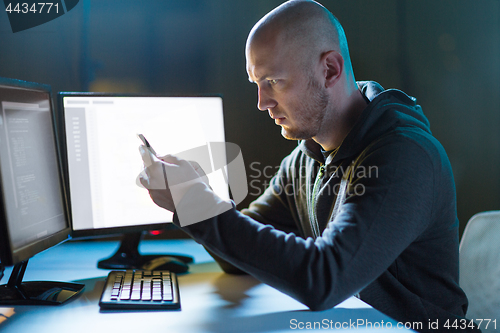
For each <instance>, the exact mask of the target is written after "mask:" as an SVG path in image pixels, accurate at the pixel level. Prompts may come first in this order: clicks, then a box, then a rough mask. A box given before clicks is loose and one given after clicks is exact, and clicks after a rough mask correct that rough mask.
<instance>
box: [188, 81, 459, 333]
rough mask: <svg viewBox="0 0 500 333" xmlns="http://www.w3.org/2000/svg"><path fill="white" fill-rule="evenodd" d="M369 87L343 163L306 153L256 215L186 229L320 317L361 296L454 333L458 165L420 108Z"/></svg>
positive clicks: (294, 156)
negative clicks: (455, 175) (320, 312)
mask: <svg viewBox="0 0 500 333" xmlns="http://www.w3.org/2000/svg"><path fill="white" fill-rule="evenodd" d="M358 85H359V86H360V89H361V90H362V92H363V93H364V94H365V96H366V98H367V100H369V101H370V103H369V104H368V106H367V107H366V109H365V110H364V111H363V113H362V114H361V116H360V118H359V119H358V121H357V123H356V124H355V126H354V127H353V128H352V130H351V131H350V133H349V134H348V135H347V137H346V138H345V139H344V141H343V143H342V145H341V146H340V149H339V150H338V152H336V153H331V154H329V153H328V152H324V151H322V150H321V147H320V146H319V145H318V144H316V143H315V142H314V141H312V140H306V141H302V142H300V143H299V145H298V147H297V148H296V149H294V150H293V151H292V152H291V154H290V155H288V156H287V157H286V158H285V159H284V160H283V161H282V163H281V165H280V169H279V171H278V172H277V174H276V175H275V176H274V178H273V179H272V181H271V184H270V186H269V188H268V189H267V190H266V191H265V192H264V194H263V195H262V196H261V197H259V198H258V199H257V200H256V201H255V202H253V203H252V204H251V205H250V207H249V208H248V209H246V210H243V211H242V212H239V211H237V210H236V209H232V210H229V211H227V212H225V213H223V214H221V215H219V216H217V217H214V218H212V219H209V220H206V221H203V222H200V223H196V224H193V225H190V226H188V227H185V228H183V229H184V230H185V231H186V232H187V233H188V234H190V235H191V236H192V237H193V238H194V239H195V240H197V241H198V242H200V243H201V244H203V245H204V246H205V247H206V248H207V249H209V250H210V251H211V252H212V253H214V254H215V255H216V256H218V257H220V258H222V259H223V260H224V261H227V262H229V263H230V264H232V265H234V266H235V267H237V268H239V269H241V270H242V271H244V272H247V273H249V274H251V275H253V276H255V277H256V278H258V279H259V280H261V281H262V282H264V283H267V284H269V285H271V286H272V287H274V288H276V289H278V290H280V291H282V292H284V293H286V294H288V295H290V296H292V297H294V298H295V299H297V300H298V301H300V302H302V303H304V304H305V305H307V306H308V307H309V308H310V309H312V310H323V309H328V308H331V307H333V306H335V305H337V304H339V303H340V302H342V301H343V300H345V299H347V298H348V297H350V296H352V295H357V296H358V297H359V298H360V299H362V300H363V301H365V302H367V303H368V304H370V305H372V306H373V307H374V308H376V309H378V310H380V311H381V312H383V313H385V314H387V315H389V316H390V317H392V318H394V319H396V320H398V321H401V322H421V323H423V330H422V332H425V331H427V326H428V323H429V321H432V322H435V321H436V320H439V325H440V329H442V330H443V331H450V330H448V329H445V328H443V325H444V324H446V321H447V320H450V321H449V322H448V324H449V325H451V324H452V323H453V321H454V320H455V319H461V318H464V316H465V313H466V310H467V298H466V296H465V294H464V292H463V291H462V290H461V288H460V287H459V284H458V219H457V214H456V197H455V185H454V180H453V174H452V170H451V166H450V163H449V160H448V157H447V155H446V153H445V151H444V149H443V147H442V146H441V144H440V143H439V142H438V141H437V140H436V139H435V138H434V137H433V136H432V134H431V132H430V129H429V122H428V120H427V118H426V117H425V116H424V114H423V113H422V110H421V108H420V106H419V105H417V104H416V100H415V99H414V98H411V97H409V96H408V95H406V94H405V93H403V92H401V91H399V90H392V89H391V90H385V91H384V90H383V88H382V87H381V86H380V85H378V84H377V83H375V82H359V83H358ZM342 179H344V182H342ZM343 187H345V193H344V192H342V188H343ZM200 190H201V186H200V187H199V188H198V189H196V188H192V189H191V191H193V192H194V191H200ZM339 191H340V193H341V195H339V196H338V197H339V199H338V200H337V194H338V193H339ZM186 204H188V201H186ZM451 330H452V329H451ZM429 331H433V332H436V330H429Z"/></svg>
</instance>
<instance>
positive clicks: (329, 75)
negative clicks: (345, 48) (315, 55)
mask: <svg viewBox="0 0 500 333" xmlns="http://www.w3.org/2000/svg"><path fill="white" fill-rule="evenodd" d="M321 63H322V64H323V73H324V79H325V87H326V88H328V87H331V86H333V85H335V83H336V82H337V81H338V80H339V79H340V76H341V74H342V72H343V71H344V58H343V57H342V55H341V54H340V53H338V52H337V51H328V52H325V53H324V54H323V55H322V56H321Z"/></svg>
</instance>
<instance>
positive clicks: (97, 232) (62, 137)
mask: <svg viewBox="0 0 500 333" xmlns="http://www.w3.org/2000/svg"><path fill="white" fill-rule="evenodd" d="M65 97H218V98H220V99H221V103H222V119H223V122H224V125H225V117H224V98H223V96H222V94H168V93H165V94H156V93H155V94H151V93H120V92H75V91H60V92H58V93H57V109H56V112H55V114H56V116H55V122H56V128H57V131H58V136H57V141H58V145H59V147H60V152H61V159H62V161H63V163H62V164H63V165H62V170H63V171H62V174H63V178H64V186H65V189H66V193H67V200H68V214H69V217H70V225H71V229H72V231H71V235H72V238H77V239H91V238H96V237H113V236H120V235H123V234H128V233H137V232H145V231H153V230H178V229H179V228H178V227H177V226H175V225H174V224H173V223H172V222H169V221H165V222H160V223H150V224H141V225H134V226H122V227H112V228H95V229H78V230H75V229H74V228H73V219H72V210H71V192H70V185H69V170H68V160H67V146H66V128H65V118H64V98H65ZM225 136H226V126H224V137H225Z"/></svg>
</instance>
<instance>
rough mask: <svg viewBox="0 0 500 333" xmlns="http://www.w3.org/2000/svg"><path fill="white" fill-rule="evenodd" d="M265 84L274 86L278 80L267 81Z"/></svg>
mask: <svg viewBox="0 0 500 333" xmlns="http://www.w3.org/2000/svg"><path fill="white" fill-rule="evenodd" d="M267 82H269V84H270V85H275V84H276V83H278V80H268V81H267Z"/></svg>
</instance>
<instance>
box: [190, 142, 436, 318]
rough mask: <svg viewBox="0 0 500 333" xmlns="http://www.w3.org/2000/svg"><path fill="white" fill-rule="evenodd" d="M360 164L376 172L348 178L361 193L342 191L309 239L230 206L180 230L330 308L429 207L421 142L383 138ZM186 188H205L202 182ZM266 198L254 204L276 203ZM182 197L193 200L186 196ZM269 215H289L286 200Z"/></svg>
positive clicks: (428, 169) (404, 242)
mask: <svg viewBox="0 0 500 333" xmlns="http://www.w3.org/2000/svg"><path fill="white" fill-rule="evenodd" d="M393 139H394V138H393ZM363 165H364V166H376V167H377V176H376V177H363V178H359V179H356V184H357V185H358V186H359V187H358V188H359V189H360V188H361V187H362V188H363V192H362V193H361V192H358V195H352V196H349V197H348V198H347V199H346V201H345V203H344V205H343V207H342V209H341V211H340V213H339V214H337V216H336V217H335V219H334V220H333V221H330V223H329V224H328V226H327V227H326V229H325V230H324V231H323V233H322V235H321V236H320V237H318V238H317V239H315V240H314V239H312V238H307V239H304V238H302V237H300V236H298V235H297V233H294V232H290V231H291V230H292V229H289V230H288V231H283V230H278V229H277V228H275V227H273V226H272V225H269V224H263V223H260V222H258V221H256V220H255V218H258V216H256V215H255V214H249V215H250V216H248V215H245V214H242V213H241V212H239V211H237V210H236V209H234V208H233V209H231V210H229V211H226V212H224V213H223V214H221V215H219V216H217V217H214V218H211V219H209V220H206V221H203V222H199V223H196V224H193V225H190V226H188V227H185V228H183V229H184V230H185V231H186V232H187V233H188V234H190V235H191V236H192V237H193V238H194V239H195V240H197V241H198V242H200V243H201V244H203V245H204V246H206V247H207V248H208V249H210V250H211V251H212V252H214V253H215V254H217V255H218V256H220V257H221V258H223V259H224V260H227V261H228V262H230V263H232V264H233V265H235V266H236V267H238V268H240V269H242V270H243V271H245V272H247V273H249V274H251V275H253V276H255V277H256V278H258V279H259V280H261V281H262V282H264V283H266V284H269V285H270V286H272V287H274V288H276V289H278V290H280V291H282V292H284V293H286V294H288V295H290V296H291V297H293V298H295V299H297V300H298V301H300V302H302V303H303V304H305V305H306V306H308V307H309V308H310V309H312V310H323V309H328V308H331V307H333V306H335V305H337V304H338V303H340V302H342V301H343V300H345V299H347V298H348V297H350V296H351V295H353V294H355V293H357V292H359V291H360V290H362V289H363V288H364V287H365V286H367V285H368V284H370V283H371V282H372V281H374V280H375V279H376V278H377V277H378V276H380V275H381V274H382V273H383V272H384V271H385V270H387V268H388V267H389V266H390V265H391V263H393V262H394V261H395V260H396V258H397V257H398V256H399V255H400V254H401V253H402V252H403V251H404V250H405V249H406V248H407V247H408V246H409V244H411V243H412V242H414V241H415V240H416V239H417V238H418V237H419V235H421V234H422V232H423V231H424V230H425V228H427V227H428V224H429V222H428V221H430V220H431V215H432V214H433V193H434V192H435V184H436V177H439V176H440V175H439V173H440V171H439V170H436V167H435V166H434V164H433V158H432V157H430V156H429V152H428V151H427V150H426V149H424V148H423V147H422V145H420V144H417V143H415V142H414V141H413V140H410V139H407V138H405V137H400V138H398V139H397V140H384V142H383V143H382V144H379V145H377V147H374V148H373V150H372V151H371V152H370V153H369V154H368V155H367V156H366V158H365V159H364V160H363V162H362V166H363ZM191 190H192V191H205V192H206V193H205V194H204V195H207V196H209V195H211V193H209V192H210V191H209V189H208V188H206V187H205V188H202V187H197V188H194V187H193V188H192V189H191ZM264 198H267V199H266V200H269V198H270V197H269V196H266V197H264ZM266 200H261V201H257V203H256V204H257V205H269V208H274V207H276V204H275V203H274V202H270V203H268V202H266ZM272 200H278V201H280V199H279V198H275V199H272ZM182 204H185V205H194V203H191V202H189V199H186V200H185V201H184V199H183V202H182ZM332 205H333V203H332ZM287 211H288V212H287ZM409 211H410V212H411V214H409V213H408V212H409ZM275 214H277V215H281V214H283V215H282V218H280V219H279V220H280V221H284V220H286V219H293V214H292V213H291V210H290V208H289V207H286V205H284V206H283V207H281V208H280V207H279V208H278V209H277V211H276V213H275ZM252 217H254V218H252ZM280 224H283V222H280ZM294 224H295V223H292V222H290V223H288V224H287V225H288V226H292V225H294ZM284 229H286V228H284Z"/></svg>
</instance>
